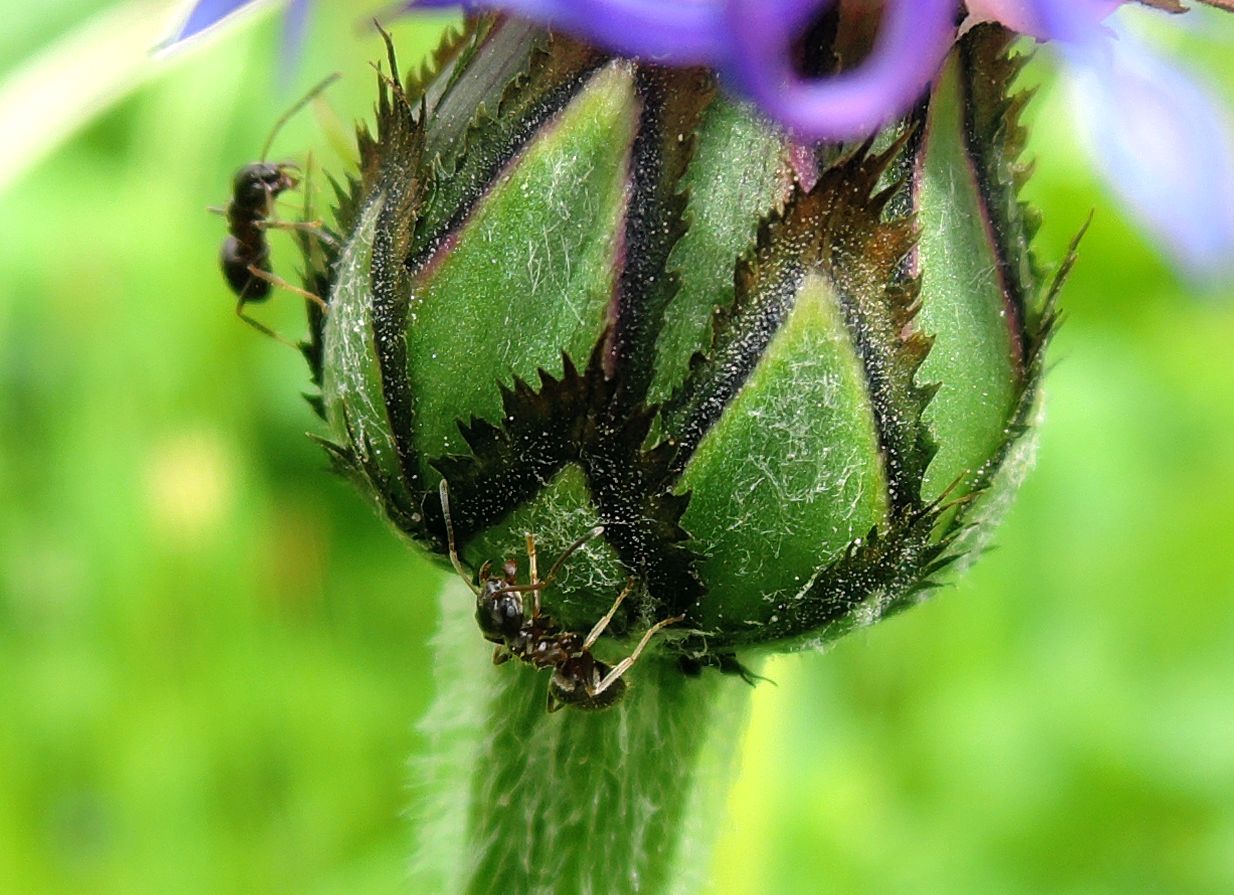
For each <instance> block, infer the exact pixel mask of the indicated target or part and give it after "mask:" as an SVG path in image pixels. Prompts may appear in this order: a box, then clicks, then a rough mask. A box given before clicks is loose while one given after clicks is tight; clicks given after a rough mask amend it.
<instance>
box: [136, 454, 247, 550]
mask: <svg viewBox="0 0 1234 895" xmlns="http://www.w3.org/2000/svg"><path fill="white" fill-rule="evenodd" d="M234 497H235V463H234V462H233V460H232V457H231V453H230V451H229V450H228V447H227V445H226V444H225V443H224V442H223V440H222V439H221V438H220V437H219V436H218V434H217V433H215V432H210V431H206V430H200V431H190V432H179V433H175V434H173V435H170V436H168V437H166V438H164V439H163V440H162V441H160V442H157V443H156V444H155V446H154V448H153V450H152V451H151V454H150V459H149V462H148V463H147V464H146V505H147V512H148V513H149V516H150V521H151V522H152V523H153V524H152V528H153V530H154V532H155V536H156V537H160V538H162V539H164V540H166V541H167V542H169V543H171V544H172V545H173V546H184V547H188V546H191V545H192V544H195V543H197V542H199V541H201V540H202V539H203V538H208V537H211V536H213V535H214V534H216V533H217V532H218V531H219V529H220V528H221V527H222V525H223V522H224V520H225V519H226V518H227V517H228V515H229V514H230V511H231V506H232V503H233V501H234Z"/></svg>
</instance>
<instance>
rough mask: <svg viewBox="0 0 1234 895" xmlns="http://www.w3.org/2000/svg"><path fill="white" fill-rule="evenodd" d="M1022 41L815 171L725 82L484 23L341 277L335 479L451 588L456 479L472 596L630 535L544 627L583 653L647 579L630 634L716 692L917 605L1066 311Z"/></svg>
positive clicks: (328, 347)
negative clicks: (367, 503) (1026, 94)
mask: <svg viewBox="0 0 1234 895" xmlns="http://www.w3.org/2000/svg"><path fill="white" fill-rule="evenodd" d="M824 39H825V38H819V40H820V41H821V40H824ZM1009 41H1010V35H1009V33H1008V32H1006V31H1005V30H1003V29H1001V28H999V27H997V26H993V25H983V26H979V27H976V28H973V29H972V30H970V31H969V32H968V33H967V34H966V35H965V36H964V37H963V38H962V39H961V40H959V41H958V43H957V44H956V46H955V48H954V50H953V51H952V53H951V56H950V57H949V59H948V60H947V62H946V65H945V67H944V69H943V71H942V73H941V74H940V75H939V77H938V78H937V79H936V81H935V84H934V86H933V88H932V93H931V94H930V95H929V97H928V99H927V100H923V102H922V103H921V104H920V106H919V107H918V108H917V109H916V110H915V111H914V112H913V113H912V114H911V115H909V116H908V117H907V118H905V119H904V120H902V121H900V122H897V123H896V124H895V125H894V126H892V127H889V128H888V129H886V130H885V131H884V132H882V133H880V134H879V135H878V136H877V137H876V138H874V139H872V140H871V141H870V142H868V143H866V144H863V145H837V144H818V145H810V144H804V143H801V142H797V141H794V140H793V139H792V138H791V137H790V136H789V135H787V134H785V133H784V132H783V131H782V130H780V129H778V128H777V127H775V126H773V125H771V124H769V123H768V122H767V121H766V120H765V119H763V118H762V117H760V115H759V114H758V113H757V112H755V111H754V110H753V109H751V108H750V107H748V106H747V105H744V104H742V103H741V102H738V101H735V100H733V99H731V98H729V97H728V96H727V95H725V94H724V93H723V92H721V91H720V90H719V89H718V88H717V83H716V78H715V76H714V75H713V74H712V73H711V72H709V71H707V70H704V69H672V68H663V67H658V66H656V65H654V64H650V63H647V62H639V61H634V60H629V59H624V58H614V57H611V56H608V55H606V54H603V53H601V52H599V51H597V50H594V49H592V48H589V47H587V46H585V45H583V44H580V43H578V42H576V41H574V40H572V39H570V38H567V37H564V36H561V35H556V34H550V33H546V32H544V31H543V30H540V29H538V28H536V27H533V26H531V25H527V24H524V23H522V22H519V21H516V20H510V19H505V18H501V17H493V16H482V17H477V18H473V19H471V20H470V21H469V22H468V24H467V26H466V28H465V30H464V31H463V32H462V33H461V34H459V35H455V36H453V37H451V38H450V39H448V40H447V41H446V42H445V43H444V44H443V46H442V47H441V49H440V50H439V51H438V53H437V55H436V58H435V60H434V70H435V72H436V73H435V74H433V75H431V76H430V75H426V76H424V77H422V78H420V79H416V80H414V81H413V82H412V83H409V84H407V85H402V84H399V83H396V82H395V81H393V80H390V79H388V78H384V77H383V78H382V79H381V80H380V82H379V90H380V97H379V103H378V108H377V126H376V130H375V132H373V133H371V134H370V133H369V132H368V131H362V132H361V135H360V149H361V162H360V169H359V172H358V174H357V175H355V176H354V177H352V178H350V179H349V180H348V181H347V182H346V184H345V185H344V186H343V187H342V188H341V190H340V194H341V196H342V199H341V203H340V207H339V209H338V214H337V217H338V223H339V226H340V228H341V231H342V232H343V233H344V234H345V236H344V239H343V243H342V245H341V248H339V249H338V251H337V255H336V256H335V257H333V258H331V259H329V261H330V263H329V264H319V265H318V266H317V267H316V272H315V274H313V276H314V277H315V278H316V282H317V285H318V287H319V288H320V287H325V286H327V285H328V287H329V292H330V311H329V314H328V315H327V316H324V317H321V316H318V317H317V318H316V321H315V322H316V326H315V330H314V342H313V345H312V346H311V347H310V349H309V350H308V355H309V358H310V362H311V363H312V364H313V366H314V369H315V373H316V375H317V378H318V382H319V383H320V384H321V387H322V395H321V399H322V400H321V408H322V410H323V413H324V416H325V418H326V419H327V421H328V423H329V425H330V428H331V430H332V432H333V437H334V440H333V442H332V443H331V444H329V449H330V451H331V453H332V455H333V457H334V459H335V461H336V463H337V465H338V467H339V468H340V469H342V470H343V471H345V472H347V473H348V474H349V475H350V476H352V477H353V478H354V479H355V480H356V481H357V482H358V483H359V484H360V486H361V488H362V489H363V490H364V491H366V492H367V493H368V494H370V495H371V496H372V497H373V498H374V499H375V500H376V502H377V504H378V506H379V507H380V508H381V510H382V512H383V513H384V514H385V515H386V516H387V517H388V518H389V519H390V520H391V521H392V522H393V523H394V525H396V526H397V527H398V529H399V530H401V531H402V532H403V533H404V534H406V535H407V536H408V537H410V538H411V539H412V540H414V541H415V542H417V543H419V544H421V545H423V546H425V547H427V548H428V549H429V550H431V551H433V552H435V553H436V554H438V555H439V556H441V557H443V559H444V556H445V553H446V549H447V536H448V532H447V527H446V522H445V519H444V517H443V512H442V506H441V501H440V499H439V496H438V485H439V482H440V480H441V479H442V478H443V477H444V479H445V480H446V481H447V482H448V486H449V497H450V504H451V509H452V513H451V517H452V530H453V531H452V533H453V535H454V537H455V539H456V541H457V543H458V547H459V552H460V554H461V557H462V560H463V562H464V563H465V564H466V565H467V566H469V567H470V568H473V569H475V568H478V567H480V566H481V564H483V563H484V562H486V561H493V562H495V563H500V561H501V560H502V559H503V558H506V557H520V558H521V556H522V555H524V552H525V534H526V533H531V534H532V535H534V538H535V541H536V543H537V545H538V551H539V554H540V556H541V557H542V559H541V560H540V562H541V572H542V573H543V570H544V569H545V568H546V567H547V566H548V565H550V564H551V563H552V561H553V560H554V559H555V558H557V557H558V556H560V555H561V553H562V552H563V551H564V550H565V549H566V547H567V545H569V544H571V543H572V542H574V541H575V540H576V539H578V538H579V537H580V536H582V535H584V534H585V533H586V532H587V531H588V530H589V529H591V528H592V527H593V526H596V525H602V526H603V528H604V530H603V535H602V536H601V537H597V538H594V539H592V540H590V541H588V542H587V543H586V544H585V545H584V546H582V547H581V548H580V549H579V550H578V551H577V552H575V553H573V554H572V555H570V556H569V557H568V558H567V560H566V561H565V563H564V564H563V565H562V568H561V571H560V574H559V575H558V576H557V577H556V579H555V580H554V581H553V583H552V586H551V587H549V588H547V589H545V591H544V593H543V595H542V598H543V602H544V607H545V611H546V612H547V613H549V614H550V615H551V616H552V617H553V618H554V619H556V620H557V621H559V622H560V623H561V624H562V625H563V626H564V627H565V628H566V629H570V630H582V631H586V630H588V629H589V628H590V627H591V625H592V624H593V623H594V622H595V621H596V619H598V618H599V617H600V616H601V615H602V614H603V613H604V612H605V611H606V610H607V609H608V608H609V607H610V605H611V604H612V602H613V599H614V597H615V596H616V594H617V593H618V592H619V591H620V590H621V589H622V588H623V587H624V586H625V584H626V582H627V581H628V580H633V581H634V583H635V590H634V592H633V594H632V595H631V597H630V598H629V599H628V600H627V601H626V602H625V603H624V604H623V606H622V609H621V611H620V612H619V613H618V615H617V617H616V618H615V620H614V622H613V624H612V626H611V628H610V630H611V631H612V632H614V633H616V634H622V633H624V632H632V633H637V632H638V631H640V630H641V629H642V628H643V627H645V626H646V625H647V624H648V623H650V622H652V621H655V620H657V619H664V618H667V617H670V616H675V615H678V614H683V615H684V616H685V619H684V620H683V622H682V623H680V624H678V625H675V626H674V627H672V628H670V629H668V630H667V631H666V632H665V634H664V635H662V639H661V645H662V647H664V648H668V649H672V650H675V651H677V652H678V653H679V654H680V655H681V656H682V657H683V664H684V667H687V668H689V669H694V668H697V667H698V665H699V664H700V663H702V664H718V665H720V666H721V667H726V668H735V667H738V666H736V665H735V663H733V662H732V657H733V656H734V654H735V651H736V650H738V649H745V648H750V647H756V646H772V647H775V648H781V649H783V648H797V647H801V646H805V645H816V644H820V643H823V642H825V641H827V640H828V639H831V638H833V637H834V636H836V635H838V634H839V633H842V632H843V631H845V630H847V629H848V628H850V627H852V626H853V625H855V624H864V623H869V622H871V621H874V620H876V619H878V618H880V617H882V616H883V615H886V614H888V613H890V612H894V611H897V610H899V609H901V608H904V607H905V606H907V605H910V604H911V603H913V602H915V601H916V600H918V599H919V598H920V596H921V595H922V594H923V593H925V592H926V591H927V590H928V589H929V588H930V587H931V586H932V585H934V584H935V583H936V580H937V578H936V576H937V574H938V573H939V572H940V571H941V570H942V569H943V568H944V567H945V566H947V565H948V564H949V563H951V562H953V561H954V560H955V559H956V558H957V557H958V556H960V555H962V554H964V553H965V552H966V551H968V550H971V549H972V548H973V547H974V546H975V545H976V544H977V543H978V542H979V540H980V536H981V534H982V533H983V532H984V531H985V530H986V529H987V528H988V524H989V522H991V521H992V520H993V518H994V517H995V516H996V515H997V511H998V509H999V508H1001V507H1002V506H1003V504H1004V503H1005V496H1006V495H1007V494H1008V493H1009V492H1010V490H1011V489H1012V488H1013V486H1014V485H1015V484H1016V483H1017V481H1018V479H1019V477H1020V474H1021V472H1022V469H1023V466H1024V464H1025V462H1026V458H1027V455H1028V454H1029V453H1031V451H1030V450H1029V445H1030V443H1031V435H1030V434H1029V430H1030V429H1031V425H1032V423H1033V420H1034V417H1035V414H1036V406H1037V394H1038V385H1039V381H1040V377H1041V370H1042V349H1043V346H1044V344H1045V342H1046V340H1047V336H1048V333H1049V330H1050V326H1051V322H1052V320H1053V310H1052V308H1053V295H1054V291H1055V290H1054V288H1052V287H1048V288H1047V287H1046V285H1045V284H1044V283H1043V276H1042V273H1041V271H1040V270H1039V269H1038V266H1037V264H1036V263H1035V262H1034V259H1033V257H1032V254H1031V252H1030V250H1029V242H1030V240H1031V238H1032V235H1033V231H1034V229H1035V227H1036V223H1035V218H1034V217H1033V215H1032V214H1031V212H1030V211H1029V210H1028V209H1026V208H1025V206H1024V205H1023V204H1022V203H1021V202H1020V200H1019V199H1018V195H1017V194H1018V190H1019V188H1020V186H1021V183H1022V181H1023V180H1024V178H1025V176H1026V169H1025V167H1024V166H1022V165H1021V164H1020V162H1019V155H1020V152H1021V149H1022V145H1023V140H1024V132H1023V129H1022V128H1021V126H1020V124H1019V122H1018V116H1019V112H1020V108H1021V105H1022V100H1021V99H1020V98H1018V97H1014V96H1012V94H1011V93H1010V89H1011V85H1012V82H1013V80H1014V79H1015V77H1016V74H1017V72H1018V68H1019V64H1018V62H1017V61H1015V60H1014V59H1013V58H1011V57H1009V56H1008V54H1007V48H1008V44H1009ZM814 49H815V50H816V51H817V52H818V53H819V54H820V56H821V55H823V54H824V52H825V51H826V50H827V49H828V48H827V47H825V46H821V45H820V46H819V47H816V48H814ZM390 66H391V68H392V70H393V71H395V72H397V67H396V65H395V62H394V59H393V50H391V60H390ZM524 568H525V565H524Z"/></svg>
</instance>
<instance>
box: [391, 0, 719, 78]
mask: <svg viewBox="0 0 1234 895" xmlns="http://www.w3.org/2000/svg"><path fill="white" fill-rule="evenodd" d="M457 5H459V4H458V3H457V2H446V0H412V2H410V3H408V4H407V7H408V8H410V9H415V8H417V7H418V8H435V7H441V6H457ZM463 5H464V6H467V7H470V8H488V9H503V10H505V11H506V12H509V13H512V14H514V15H517V16H522V17H523V18H526V19H531V20H533V21H536V22H540V23H541V24H544V25H548V26H551V27H554V28H560V29H562V30H564V31H569V32H571V33H572V34H577V35H579V36H580V37H583V38H586V39H587V40H590V41H592V42H593V43H595V44H598V45H600V46H602V47H604V48H606V49H608V50H612V51H614V52H617V53H621V54H622V55H626V56H643V57H649V58H652V59H654V60H655V61H657V62H664V63H672V64H676V65H700V64H708V63H709V64H712V65H715V64H717V62H718V61H719V59H720V58H721V56H722V54H723V52H724V48H725V45H726V41H725V39H724V2H723V0H692V2H691V0H475V2H467V3H464V4H463Z"/></svg>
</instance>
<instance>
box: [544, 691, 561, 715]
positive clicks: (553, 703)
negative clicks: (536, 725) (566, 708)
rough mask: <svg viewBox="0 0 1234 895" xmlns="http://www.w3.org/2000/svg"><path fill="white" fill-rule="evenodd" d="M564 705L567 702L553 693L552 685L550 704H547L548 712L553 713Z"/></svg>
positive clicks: (549, 696)
mask: <svg viewBox="0 0 1234 895" xmlns="http://www.w3.org/2000/svg"><path fill="white" fill-rule="evenodd" d="M563 705H565V703H564V702H562V701H561V700H560V699H558V698H557V697H556V696H554V695H553V688H552V687H551V686H550V687H549V688H548V705H547V706H545V708H547V709H548V713H549V714H550V715H551V714H553V712H557V711H560V710H561V707H562V706H563Z"/></svg>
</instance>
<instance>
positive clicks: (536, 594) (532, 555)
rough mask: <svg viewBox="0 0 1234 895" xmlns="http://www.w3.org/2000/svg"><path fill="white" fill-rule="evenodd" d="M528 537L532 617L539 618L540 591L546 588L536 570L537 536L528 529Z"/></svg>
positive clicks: (526, 533) (526, 534) (525, 533)
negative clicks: (541, 584) (541, 583)
mask: <svg viewBox="0 0 1234 895" xmlns="http://www.w3.org/2000/svg"><path fill="white" fill-rule="evenodd" d="M523 534H524V535H525V536H526V538H527V568H528V574H529V575H531V585H532V589H531V606H532V609H531V617H532V618H539V616H540V591H542V590H544V588H543V587H540V586H539V585H540V578H539V573H538V572H537V571H536V539H535V536H534V535H533V534H532V533H531V532H529V531H527V532H523Z"/></svg>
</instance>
